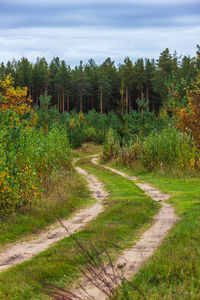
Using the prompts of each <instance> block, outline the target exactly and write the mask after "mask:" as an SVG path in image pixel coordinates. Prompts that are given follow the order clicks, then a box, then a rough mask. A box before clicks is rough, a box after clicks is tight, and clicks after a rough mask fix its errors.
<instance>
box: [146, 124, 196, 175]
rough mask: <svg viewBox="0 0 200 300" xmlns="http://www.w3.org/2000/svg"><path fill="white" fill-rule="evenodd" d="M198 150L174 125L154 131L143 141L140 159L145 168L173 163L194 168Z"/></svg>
mask: <svg viewBox="0 0 200 300" xmlns="http://www.w3.org/2000/svg"><path fill="white" fill-rule="evenodd" d="M197 156H198V152H197V149H196V147H195V145H194V143H193V140H192V138H191V137H190V136H189V135H187V134H186V133H183V132H180V131H178V129H176V128H175V127H168V128H166V129H163V130H162V131H160V132H159V131H154V132H153V133H151V134H150V135H149V136H148V137H147V138H146V139H145V141H144V143H143V149H142V152H141V160H142V163H143V164H144V166H145V167H146V168H149V169H153V168H155V167H156V166H165V165H172V164H175V165H177V167H180V168H191V167H192V168H194V167H195V161H196V159H197Z"/></svg>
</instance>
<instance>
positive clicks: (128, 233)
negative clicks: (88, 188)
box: [0, 159, 160, 300]
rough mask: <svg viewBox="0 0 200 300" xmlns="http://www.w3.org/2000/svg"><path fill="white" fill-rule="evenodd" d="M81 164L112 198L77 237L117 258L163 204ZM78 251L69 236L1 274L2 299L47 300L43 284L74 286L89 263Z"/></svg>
mask: <svg viewBox="0 0 200 300" xmlns="http://www.w3.org/2000/svg"><path fill="white" fill-rule="evenodd" d="M79 164H80V165H81V167H84V168H85V169H87V170H90V171H92V172H93V173H95V174H96V176H98V177H99V179H100V180H102V181H103V182H104V183H105V184H106V189H107V190H108V191H109V193H110V197H109V198H108V199H107V204H106V205H105V211H104V212H103V213H102V214H101V215H99V216H98V218H97V219H96V220H94V221H93V222H91V223H90V224H89V225H88V226H87V227H86V228H85V229H84V230H82V231H80V232H78V233H76V234H75V236H76V237H77V238H78V239H79V240H80V241H81V242H82V243H86V244H88V242H89V241H92V242H93V243H94V245H95V246H96V248H97V249H98V250H99V251H100V252H101V251H102V249H103V248H106V249H107V250H108V251H109V253H111V255H112V257H113V256H115V255H116V253H119V252H120V251H121V250H122V249H124V248H126V247H128V246H130V245H132V244H133V240H134V238H135V237H136V236H137V235H138V233H139V232H141V231H142V230H144V228H146V227H147V226H149V224H150V223H151V220H152V216H153V215H154V214H155V212H156V211H157V210H158V208H159V207H160V205H159V204H157V203H155V202H154V201H152V200H151V199H150V198H149V197H147V196H145V194H144V193H143V192H142V191H141V190H140V189H139V188H138V187H137V186H135V185H134V184H133V183H132V182H130V181H129V180H127V179H125V178H122V177H121V176H119V175H117V174H113V173H112V172H110V171H108V170H105V169H103V168H102V167H98V166H94V165H93V164H91V163H89V162H88V160H87V159H84V160H82V161H80V162H79ZM122 212H123V213H122ZM76 249H77V246H76V244H75V242H74V240H73V239H72V238H71V237H68V238H66V239H63V240H61V241H60V242H59V243H57V244H56V245H55V246H53V247H51V248H49V249H48V250H47V251H45V252H43V253H41V254H40V255H37V256H36V257H35V258H33V259H32V260H30V261H27V262H24V263H23V264H21V265H18V266H15V267H12V268H11V269H9V270H7V271H5V272H3V273H1V274H0V299H2V300H4V299H6V300H11V299H12V300H19V299H20V300H22V299H29V300H30V299H46V298H47V296H45V294H44V290H43V287H42V285H41V284H40V283H39V282H40V281H44V282H53V283H56V284H57V285H59V286H65V287H71V286H72V284H73V283H74V282H75V281H76V279H77V278H79V277H80V272H79V270H78V266H81V265H82V266H83V265H84V264H85V260H84V257H83V255H81V256H80V257H79V258H78V256H77V254H76V253H77V252H76ZM77 258H78V260H77Z"/></svg>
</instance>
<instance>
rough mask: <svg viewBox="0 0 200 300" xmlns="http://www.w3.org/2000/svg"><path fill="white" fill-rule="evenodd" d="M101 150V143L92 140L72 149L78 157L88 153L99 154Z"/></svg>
mask: <svg viewBox="0 0 200 300" xmlns="http://www.w3.org/2000/svg"><path fill="white" fill-rule="evenodd" d="M101 152H102V145H97V144H94V143H93V142H88V143H85V144H83V146H82V147H81V148H79V149H75V150H73V153H74V155H75V156H78V157H86V156H89V155H94V154H99V153H101Z"/></svg>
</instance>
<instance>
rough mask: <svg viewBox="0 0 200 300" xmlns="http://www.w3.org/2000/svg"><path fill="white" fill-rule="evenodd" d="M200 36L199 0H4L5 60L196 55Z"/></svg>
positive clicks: (0, 8) (1, 48) (0, 20)
mask: <svg viewBox="0 0 200 300" xmlns="http://www.w3.org/2000/svg"><path fill="white" fill-rule="evenodd" d="M199 36H200V4H199V0H198V1H196V0H176V1H174V0H173V1H172V0H168V1H160V0H159V1H158V0H148V1H147V0H140V1H138V0H137V1H136V0H124V1H122V0H107V1H106V0H101V1H100V0H98V1H95V0H93V1H92V0H83V1H81V0H73V1H67V0H56V1H55V0H46V1H41V0H34V1H33V0H29V1H27V0H26V1H25V0H0V61H2V60H3V61H6V60H8V59H12V58H14V57H15V58H17V59H19V58H20V57H22V56H27V57H28V58H29V59H31V60H32V61H34V60H35V58H36V57H37V56H40V57H42V56H44V57H46V58H47V59H48V60H50V59H51V58H52V57H53V56H59V57H60V58H61V59H66V61H67V62H70V63H72V64H76V63H78V62H79V60H80V59H83V60H84V61H86V60H88V59H89V58H91V57H93V58H94V59H95V60H96V61H97V62H101V61H103V60H104V59H105V58H106V57H108V56H111V57H112V58H113V59H115V60H116V61H117V62H119V61H122V60H123V58H124V57H125V56H130V57H131V58H138V57H141V56H142V57H158V56H159V53H160V52H161V51H162V50H163V49H165V48H166V47H169V48H170V49H171V50H172V51H174V50H177V51H178V52H179V53H180V54H186V55H188V54H190V55H194V54H195V50H196V44H197V43H198V41H199Z"/></svg>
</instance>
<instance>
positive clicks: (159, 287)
mask: <svg viewBox="0 0 200 300" xmlns="http://www.w3.org/2000/svg"><path fill="white" fill-rule="evenodd" d="M199 195H200V46H199V45H197V50H196V56H195V57H189V56H184V57H179V56H178V54H177V53H176V52H174V53H173V54H171V53H170V51H169V49H168V48H167V49H165V50H164V51H163V52H162V53H161V54H160V56H159V58H158V59H157V60H154V59H142V58H140V59H138V60H136V61H134V62H133V61H132V60H131V59H130V58H129V57H126V58H125V59H124V62H123V63H122V64H119V65H118V66H116V64H115V62H114V61H112V60H111V59H110V58H107V59H106V60H105V61H104V62H103V63H102V64H100V65H97V64H96V63H95V61H94V60H93V59H90V60H89V61H88V62H87V63H86V64H84V63H83V62H82V61H80V64H79V65H78V66H75V67H74V68H71V67H70V66H69V65H67V64H66V62H65V61H63V60H62V61H61V60H60V59H59V58H58V57H56V58H53V60H52V61H51V62H50V63H48V62H47V61H46V59H45V58H37V61H36V63H32V62H30V61H29V60H28V59H27V58H25V57H23V58H22V59H20V60H19V61H17V60H15V59H14V60H12V61H8V62H7V63H1V66H0V250H1V251H0V299H8V300H14V299H15V300H18V299H19V300H20V299H41V300H43V299H67V300H69V299H82V300H85V299H91V298H89V296H88V291H89V292H91V290H92V291H93V289H91V284H92V286H93V288H94V290H95V293H96V294H95V295H96V296H95V297H96V298H93V299H96V300H103V299H113V300H125V299H127V300H133V299H152V300H154V299H158V300H159V299H161V296H162V298H163V299H181V300H182V299H185V300H186V299H193V300H197V299H199V297H200V289H199V280H200V274H199V270H200V268H199V245H198V243H199V239H200V235H199V234H200V233H199ZM153 226H155V228H156V229H154V227H153ZM156 226H157V227H156ZM152 228H153V229H152ZM151 230H152V231H153V233H152V231H151ZM145 234H146V235H148V236H150V237H151V238H150V239H148V238H146V239H145ZM139 237H141V239H140V240H139ZM152 244H153V245H154V246H152ZM137 247H138V248H137ZM152 247H153V248H152ZM158 247H159V249H157V248H158ZM77 249H78V250H77ZM128 249H130V251H133V252H134V253H136V252H138V253H139V254H138V256H137V257H136V258H134V255H135V254H134V255H133V254H131V255H130V253H131V252H130V253H129V252H128V254H127V252H126V251H129V250H128ZM146 249H150V250H152V252H151V251H150V252H151V253H150V252H149V253H150V254H148V251H147V250H146ZM156 249H157V251H155V250H156ZM141 251H142V252H141ZM141 253H142V256H141ZM119 255H121V256H120V257H122V258H123V259H124V261H126V263H122V262H121V260H119V261H118V257H119ZM136 255H137V254H136ZM127 257H128V258H127ZM141 257H142V260H141V261H140V259H141ZM145 257H146V258H145ZM130 258H131V259H132V260H133V259H135V260H134V263H135V264H136V268H135V269H134V268H133V267H132V269H131V268H130V267H131V266H132V263H133V261H129V260H128V259H130ZM139 261H140V263H138V262H139ZM144 262H145V264H144ZM137 263H138V265H137ZM107 264H108V265H109V267H108V265H107ZM115 265H116V269H115ZM11 266H12V268H10V267H11ZM107 269H108V270H109V272H112V274H111V275H112V276H111V275H110V273H109V272H107ZM127 270H128V271H127ZM129 270H132V271H131V274H129V273H130V272H129ZM135 273H136V275H135V276H134V277H133V274H135ZM116 274H117V275H116ZM119 274H120V275H119ZM130 275H131V276H132V277H131V276H130ZM83 277H84V278H85V279H84V280H86V279H87V280H88V278H89V279H90V280H89V282H90V284H88V281H87V280H86V281H84V280H83ZM8 278H9V280H8ZM81 278H82V279H81ZM119 278H120V282H119ZM80 280H82V281H81V282H83V283H82V285H84V287H85V291H84V292H85V294H84V295H82V294H81V293H80V288H77V286H78V283H79V282H80ZM96 280H97V281H96ZM97 282H98V284H97ZM105 286H106V288H105ZM117 286H118V288H117ZM80 287H81V284H80ZM82 290H84V289H83V288H82ZM96 290H98V291H96ZM98 293H100V294H101V297H100V296H99V298H98V297H97V294H98Z"/></svg>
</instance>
